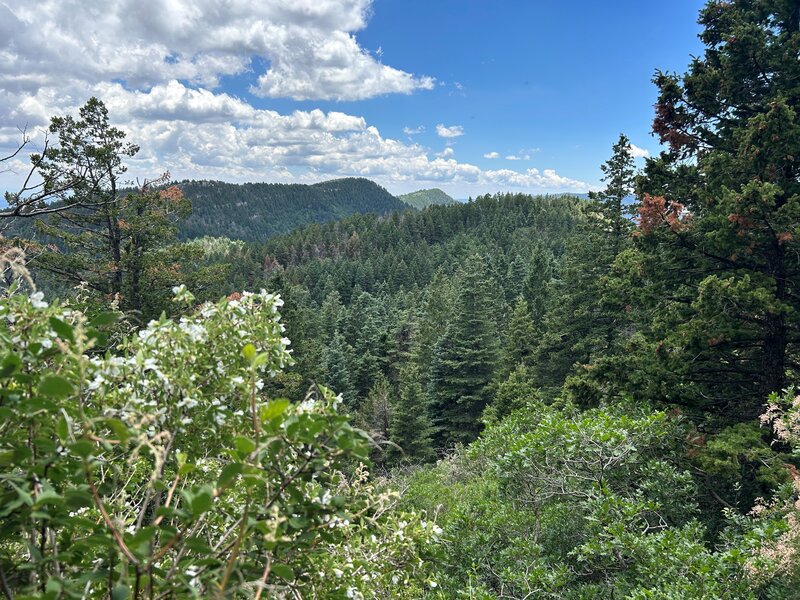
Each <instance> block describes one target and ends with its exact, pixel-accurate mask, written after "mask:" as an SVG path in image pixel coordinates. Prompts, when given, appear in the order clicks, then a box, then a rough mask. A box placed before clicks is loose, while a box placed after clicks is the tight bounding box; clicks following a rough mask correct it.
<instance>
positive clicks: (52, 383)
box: [39, 375, 75, 398]
mask: <svg viewBox="0 0 800 600" xmlns="http://www.w3.org/2000/svg"><path fill="white" fill-rule="evenodd" d="M39 393H40V394H41V395H43V396H49V397H51V398H66V397H67V396H71V395H72V394H74V393H75V388H74V387H73V386H72V384H71V383H70V382H69V381H67V380H66V379H65V378H63V377H61V376H60V375H45V376H44V377H43V378H42V381H41V382H40V383H39Z"/></svg>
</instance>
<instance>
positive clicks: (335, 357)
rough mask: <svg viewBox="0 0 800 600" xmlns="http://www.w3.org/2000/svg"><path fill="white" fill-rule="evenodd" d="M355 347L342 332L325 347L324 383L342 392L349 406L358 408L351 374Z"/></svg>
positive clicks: (354, 408)
mask: <svg viewBox="0 0 800 600" xmlns="http://www.w3.org/2000/svg"><path fill="white" fill-rule="evenodd" d="M352 352H353V349H352V348H351V347H350V345H349V344H348V343H347V342H346V341H345V339H344V336H342V334H341V333H338V332H337V333H336V334H335V335H334V336H333V339H332V340H331V341H330V343H329V344H328V347H327V348H326V349H325V355H324V357H323V359H322V372H323V383H324V384H325V386H326V387H329V388H331V389H332V390H333V391H334V392H336V393H337V394H341V396H342V399H343V400H344V403H345V405H346V406H347V407H349V408H350V409H351V410H356V409H357V408H358V406H356V399H357V397H356V393H355V388H354V387H353V379H352V375H351V371H352V368H351V366H350V365H351V357H352Z"/></svg>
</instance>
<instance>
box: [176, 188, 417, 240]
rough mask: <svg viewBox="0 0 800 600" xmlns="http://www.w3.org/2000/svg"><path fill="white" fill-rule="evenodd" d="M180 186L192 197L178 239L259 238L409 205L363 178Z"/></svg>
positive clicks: (398, 209) (382, 213)
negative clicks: (312, 224)
mask: <svg viewBox="0 0 800 600" xmlns="http://www.w3.org/2000/svg"><path fill="white" fill-rule="evenodd" d="M178 185H179V186H180V187H181V189H182V190H183V193H184V195H185V196H186V197H187V198H189V200H191V202H192V214H191V216H190V217H189V218H188V219H186V221H184V222H183V223H181V224H180V226H179V237H180V238H181V239H192V238H197V237H203V236H225V237H229V238H232V239H240V240H245V241H249V242H260V241H264V240H266V239H267V238H269V237H272V236H274V235H277V234H281V233H287V232H289V231H291V230H293V229H296V228H298V227H302V226H304V225H308V224H310V223H324V222H326V221H335V220H338V219H342V218H344V217H347V216H350V215H353V214H365V213H373V214H377V215H386V214H389V213H392V212H395V211H402V210H407V209H408V205H406V204H405V203H403V202H402V201H400V200H398V199H397V198H395V197H394V196H392V195H391V194H390V193H389V192H387V191H386V190H385V189H384V188H382V187H381V186H379V185H378V184H377V183H375V182H374V181H371V180H369V179H365V178H363V177H345V178H340V179H332V180H329V181H321V182H319V183H314V184H311V185H306V184H300V183H242V184H235V183H224V182H221V181H183V182H181V183H180V184H178Z"/></svg>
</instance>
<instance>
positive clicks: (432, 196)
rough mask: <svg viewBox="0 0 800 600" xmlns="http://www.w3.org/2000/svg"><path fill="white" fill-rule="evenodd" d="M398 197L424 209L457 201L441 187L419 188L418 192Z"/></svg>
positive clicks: (413, 206) (419, 208) (411, 205)
mask: <svg viewBox="0 0 800 600" xmlns="http://www.w3.org/2000/svg"><path fill="white" fill-rule="evenodd" d="M397 199H398V200H400V201H401V202H405V203H406V204H408V205H409V206H410V207H412V208H416V209H417V210H422V209H423V208H426V207H428V206H433V205H443V206H446V205H448V204H455V203H456V201H455V200H453V198H452V197H450V196H449V195H447V194H446V193H445V192H443V191H442V190H440V189H439V188H433V189H430V190H417V191H416V192H411V193H410V194H403V195H402V196H398V197H397Z"/></svg>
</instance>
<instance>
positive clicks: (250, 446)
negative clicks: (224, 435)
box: [233, 435, 256, 456]
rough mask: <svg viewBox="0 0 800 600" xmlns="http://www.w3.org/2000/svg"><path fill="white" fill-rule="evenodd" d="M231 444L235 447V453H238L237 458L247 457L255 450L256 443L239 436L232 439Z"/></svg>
mask: <svg viewBox="0 0 800 600" xmlns="http://www.w3.org/2000/svg"><path fill="white" fill-rule="evenodd" d="M233 443H234V445H235V446H236V452H238V453H239V456H248V455H249V454H250V453H251V452H252V451H253V450H255V449H256V443H255V442H254V441H253V440H251V439H250V438H246V437H244V436H241V435H237V436H236V437H235V438H233Z"/></svg>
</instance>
